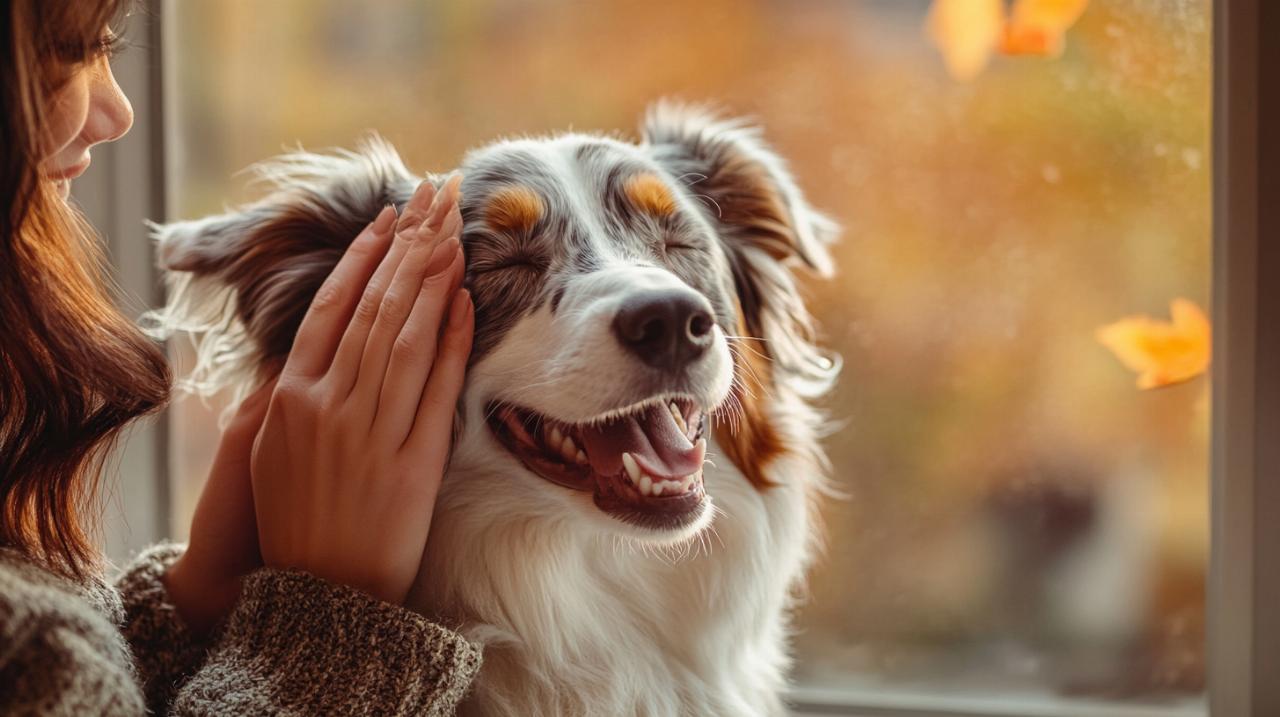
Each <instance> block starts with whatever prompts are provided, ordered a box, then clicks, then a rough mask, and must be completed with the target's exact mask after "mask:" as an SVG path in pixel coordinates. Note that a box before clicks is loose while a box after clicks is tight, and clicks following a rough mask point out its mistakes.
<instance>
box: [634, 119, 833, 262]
mask: <svg viewBox="0 0 1280 717" xmlns="http://www.w3.org/2000/svg"><path fill="white" fill-rule="evenodd" d="M641 131H642V138H643V145H642V146H644V147H645V148H647V149H648V150H649V151H650V154H651V156H653V158H654V159H656V160H657V161H658V162H659V163H660V164H662V165H663V166H664V167H666V168H667V170H668V171H669V172H671V173H672V175H674V176H675V177H677V178H678V179H679V181H680V182H681V183H683V184H684V185H685V186H686V187H687V188H688V189H689V191H690V192H691V193H692V194H694V195H695V196H699V197H702V198H705V199H706V200H709V202H710V205H709V209H710V211H711V216H712V218H713V219H714V221H715V223H716V225H717V226H718V228H719V229H720V234H721V238H722V239H723V240H724V241H725V242H726V244H727V245H729V247H730V248H731V249H733V250H735V251H742V250H755V251H760V252H763V253H764V254H766V255H768V256H769V257H771V258H773V259H774V260H775V261H779V262H783V263H789V262H792V261H793V260H799V261H800V262H803V264H805V265H806V266H808V268H810V269H812V270H814V271H815V272H817V273H818V274H820V275H823V276H829V275H830V274H831V257H830V255H829V254H828V252H827V245H828V244H830V243H831V242H832V241H834V239H835V237H836V235H837V233H838V227H837V226H836V224H835V223H834V222H833V221H831V220H830V219H828V218H827V217H825V216H823V215H822V214H820V213H819V212H817V211H815V210H814V209H813V208H812V207H811V206H809V203H808V202H807V201H805V198H804V196H803V195H802V194H801V193H800V189H799V188H798V187H797V186H796V183H795V180H794V179H792V178H791V174H790V172H788V171H787V168H786V163H785V162H784V161H783V160H782V158H781V157H779V156H778V155H777V154H776V153H775V152H774V151H773V150H772V149H770V148H769V146H768V145H767V144H765V142H764V140H763V137H762V133H761V131H760V129H759V128H758V127H754V126H752V125H751V124H749V123H748V122H746V121H744V120H726V119H720V118H718V117H717V116H716V115H715V114H713V113H712V112H711V111H710V110H707V109H705V108H702V107H695V106H689V105H680V104H675V103H671V102H659V103H657V104H655V105H654V106H652V107H650V108H649V111H648V113H647V114H646V116H645V120H644V125H643V127H642V130H641Z"/></svg>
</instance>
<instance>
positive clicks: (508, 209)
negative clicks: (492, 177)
mask: <svg viewBox="0 0 1280 717" xmlns="http://www.w3.org/2000/svg"><path fill="white" fill-rule="evenodd" d="M546 210H547V208H546V205H545V204H544V203H543V202H542V197H539V196H538V193H537V192H535V191H533V190H532V189H530V188H528V187H525V186H522V185H518V184H516V185H512V186H509V187H503V188H502V189H499V190H498V191H497V192H494V194H493V196H492V197H490V198H489V204H488V206H486V207H485V215H484V216H485V219H486V220H487V221H488V222H489V224H490V225H491V226H493V227H494V228H495V229H500V230H503V231H509V232H518V231H523V230H525V229H529V228H530V227H532V226H533V225H534V224H537V223H538V220H539V219H542V216H543V214H545V213H546Z"/></svg>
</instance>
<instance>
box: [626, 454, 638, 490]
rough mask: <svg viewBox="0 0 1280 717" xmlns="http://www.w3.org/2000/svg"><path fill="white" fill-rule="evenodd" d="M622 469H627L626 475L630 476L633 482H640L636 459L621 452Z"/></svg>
mask: <svg viewBox="0 0 1280 717" xmlns="http://www.w3.org/2000/svg"><path fill="white" fill-rule="evenodd" d="M622 467H624V468H626V469H627V475H629V476H631V480H632V481H633V482H635V483H639V482H640V475H641V473H640V465H639V464H638V463H636V459H634V458H632V457H631V454H630V453H626V452H623V454H622Z"/></svg>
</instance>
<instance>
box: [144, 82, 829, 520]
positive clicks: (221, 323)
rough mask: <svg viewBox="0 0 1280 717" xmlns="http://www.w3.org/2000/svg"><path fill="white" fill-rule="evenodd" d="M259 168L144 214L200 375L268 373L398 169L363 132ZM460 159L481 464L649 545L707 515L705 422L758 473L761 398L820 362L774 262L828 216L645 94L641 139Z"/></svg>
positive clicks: (693, 118) (766, 450)
mask: <svg viewBox="0 0 1280 717" xmlns="http://www.w3.org/2000/svg"><path fill="white" fill-rule="evenodd" d="M266 166H267V167H268V170H267V171H268V174H269V175H271V178H273V179H274V180H275V184H276V187H277V191H275V192H274V193H273V194H272V195H270V196H268V197H267V198H266V199H264V200H262V201H261V202H259V203H257V204H255V205H253V206H250V207H246V208H244V209H242V210H240V211H237V212H233V213H231V214H227V215H222V216H219V217H211V218H208V219H203V220H198V221H195V222H182V223H177V224H171V225H168V226H165V227H161V228H159V230H158V236H159V238H160V240H161V254H162V256H163V257H164V260H165V262H166V264H167V266H168V268H170V269H173V270H176V271H178V272H185V273H186V275H185V276H183V275H179V278H178V279H177V281H176V284H175V288H176V291H175V292H174V296H173V300H172V301H171V305H170V307H168V308H167V309H166V311H165V312H162V313H160V314H158V318H159V321H160V323H161V324H162V325H163V326H165V327H168V328H178V329H194V330H196V332H197V333H200V334H202V335H203V337H204V338H203V341H204V346H203V354H202V363H201V367H200V368H201V369H202V370H203V372H204V373H205V374H206V376H207V377H211V380H212V382H213V383H214V384H217V383H220V382H225V381H226V380H227V376H229V375H231V374H229V373H227V372H226V371H225V370H224V369H236V368H240V369H243V368H246V367H253V368H257V369H259V370H262V368H263V367H273V366H278V365H279V362H280V361H281V360H282V359H283V357H284V356H285V355H286V354H287V353H288V350H289V347H290V345H291V342H292V338H293V335H294V332H295V330H296V327H297V324H298V322H299V321H300V319H301V316H302V314H303V313H305V310H306V308H307V305H308V303H309V299H310V297H311V295H312V294H313V293H314V291H315V290H316V288H317V287H318V285H319V283H320V281H321V280H322V279H323V278H324V276H325V275H326V274H327V271H328V270H329V269H330V268H332V266H333V264H334V263H335V262H336V261H337V258H338V256H339V255H340V254H341V251H342V248H343V247H344V246H345V243H346V242H347V241H350V238H351V237H354V236H355V234H356V232H357V231H358V230H359V228H360V226H362V225H363V224H364V223H366V222H367V221H369V219H370V218H371V217H372V215H373V214H374V213H376V212H377V210H378V208H379V207H380V206H381V205H382V204H384V203H386V202H388V201H390V202H396V203H403V202H404V201H405V200H406V199H407V198H408V195H409V194H410V192H411V191H412V189H413V187H414V184H415V180H414V179H413V178H412V177H411V176H410V175H409V173H408V172H407V171H406V170H405V169H404V168H403V166H402V165H401V163H400V161H399V159H398V158H397V157H395V155H394V153H393V152H392V151H391V150H390V149H389V148H388V147H386V146H385V145H382V144H379V143H372V144H371V145H369V146H367V147H366V148H364V149H363V150H362V151H361V152H357V153H351V154H344V155H340V156H337V157H323V156H318V155H293V156H291V157H288V158H285V159H283V160H280V161H278V162H276V163H273V164H269V165H266ZM461 170H462V172H463V174H464V182H463V185H462V192H463V197H464V199H463V204H462V209H463V219H464V226H465V229H464V234H463V238H462V240H463V244H464V247H465V249H466V255H467V274H466V283H467V285H468V286H469V287H470V289H471V292H472V295H473V297H474V300H475V304H476V336H475V343H474V350H473V354H472V363H471V368H470V369H469V372H468V379H467V387H466V389H465V391H464V397H463V400H462V404H461V406H460V410H461V416H462V417H463V419H464V420H463V421H462V422H461V424H460V425H461V426H462V430H463V433H464V435H463V436H462V437H461V439H460V440H462V441H463V442H464V443H467V444H468V445H473V446H474V445H487V446H488V447H489V450H487V451H486V452H487V454H488V455H489V456H490V457H492V456H493V455H495V454H496V455H498V456H505V458H499V459H498V460H497V463H496V464H495V463H494V462H493V460H492V458H490V459H487V460H489V463H490V465H503V466H505V467H506V468H508V469H511V470H508V471H507V472H508V473H511V474H514V477H513V478H512V479H513V480H523V481H528V482H529V484H528V485H526V486H525V487H526V488H528V487H529V485H533V486H542V487H541V488H538V489H537V490H540V491H546V492H553V493H554V494H555V495H556V496H557V497H558V499H561V500H563V499H565V498H566V497H568V502H569V503H570V504H574V505H577V506H579V508H577V509H580V510H582V511H585V513H586V515H587V517H589V518H590V519H592V520H596V521H597V522H601V524H602V525H605V526H611V527H613V528H615V529H618V530H622V531H624V532H626V533H628V534H630V535H632V536H636V537H641V538H643V539H650V540H655V541H669V540H676V539H681V538H684V537H687V536H689V535H691V534H692V533H694V532H696V531H697V530H699V529H700V528H701V527H703V526H705V525H706V523H707V522H708V521H709V520H710V502H709V499H708V497H707V495H706V492H705V490H704V486H703V482H702V467H703V462H704V458H705V457H706V448H707V444H708V441H709V440H710V439H711V438H712V437H713V435H714V436H715V438H716V439H717V440H716V443H717V444H718V445H719V447H720V448H721V450H723V451H724V452H725V453H726V454H727V456H728V457H729V459H730V460H732V461H733V462H734V463H735V464H736V465H737V466H738V468H739V469H740V470H741V472H742V473H743V474H744V475H745V476H747V478H748V479H749V480H751V481H752V482H753V483H754V484H756V486H757V487H758V488H760V489H762V490H764V489H767V487H768V485H769V483H770V481H769V480H768V478H766V471H767V468H768V465H769V462H770V461H771V460H772V459H773V458H775V457H776V456H777V455H778V454H779V453H781V452H784V451H785V450H786V448H787V446H786V445H785V439H784V437H783V436H782V434H781V432H780V431H779V430H778V429H777V427H776V426H775V425H774V423H773V421H774V417H773V416H772V415H771V408H770V400H771V398H770V397H771V396H773V395H775V393H776V392H777V391H778V390H781V389H786V390H791V391H796V392H803V390H804V388H805V387H806V386H808V385H811V384H812V383H813V382H814V381H815V380H816V381H821V380H823V379H825V378H826V377H827V376H828V374H829V373H830V370H831V364H830V363H829V362H827V361H826V359H825V358H824V357H822V356H820V355H819V354H818V352H817V351H816V349H814V347H813V346H812V343H811V340H810V336H811V330H810V326H809V320H808V315H807V313H806V312H805V310H804V307H803V304H802V302H801V300H800V298H799V296H798V294H797V292H796V289H795V286H794V283H793V279H792V277H791V274H790V267H791V266H792V265H807V266H808V267H809V268H811V269H814V270H817V271H819V272H825V271H827V269H828V259H827V254H826V249H825V243H826V241H827V240H828V239H829V238H830V237H831V236H832V234H833V233H834V227H833V225H832V224H831V223H830V222H829V221H828V220H826V219H825V218H823V217H822V216H820V215H818V214H817V213H816V212H814V211H813V210H812V209H811V208H810V207H809V205H808V204H807V203H806V202H805V201H804V199H803V197H802V196H801V194H800V192H799V191H798V190H797V188H796V186H795V184H794V182H793V181H792V180H791V178H790V176H789V175H788V173H787V172H786V170H785V169H784V166H783V163H782V162H781V160H780V159H779V158H778V157H777V156H776V155H774V154H773V153H772V152H771V151H770V150H769V149H767V148H766V147H765V145H764V144H763V143H762V142H761V140H760V139H759V136H758V134H757V132H756V131H754V130H753V129H750V128H748V127H746V126H744V125H742V124H741V123H737V122H726V121H720V120H717V119H715V118H714V117H712V116H711V115H709V114H707V113H705V112H703V111H700V110H691V109H687V108H682V107H675V106H670V105H659V106H657V107H655V108H654V109H653V110H651V111H650V113H649V115H648V117H647V118H646V121H645V124H644V128H643V138H642V141H641V142H640V143H639V144H633V143H627V142H623V141H619V140H615V139H610V138H605V137H600V136H587V135H579V134H569V135H562V136H559V137H553V138H548V139H524V140H515V141H503V142H498V143H495V144H492V145H489V146H486V147H483V148H481V149H478V150H476V151H474V152H472V153H470V154H469V155H468V157H467V158H466V160H465V162H464V163H463V165H462V167H461ZM210 287H213V288H215V290H216V291H220V292H221V295H222V296H224V297H225V298H226V301H225V302H224V303H222V304H219V303H218V301H217V300H216V299H214V298H213V297H212V296H211V295H210V293H209V292H208V291H207V289H209V288H210ZM267 370H269V368H268V369H267ZM495 444H496V445H495ZM520 468H523V469H524V470H520ZM566 489H567V491H566Z"/></svg>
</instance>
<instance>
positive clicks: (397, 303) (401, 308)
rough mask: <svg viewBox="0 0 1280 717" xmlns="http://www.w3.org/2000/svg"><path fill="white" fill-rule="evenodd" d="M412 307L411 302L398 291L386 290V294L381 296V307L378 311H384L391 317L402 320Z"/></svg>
mask: <svg viewBox="0 0 1280 717" xmlns="http://www.w3.org/2000/svg"><path fill="white" fill-rule="evenodd" d="M412 308H413V304H412V303H411V302H409V301H407V300H406V299H405V297H404V296H402V295H401V294H400V292H396V291H388V292H387V294H386V296H384V297H382V307H381V310H380V312H379V313H385V314H386V315H387V317H388V318H391V319H396V320H403V319H404V317H405V316H407V315H408V314H409V310H410V309H412Z"/></svg>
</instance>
